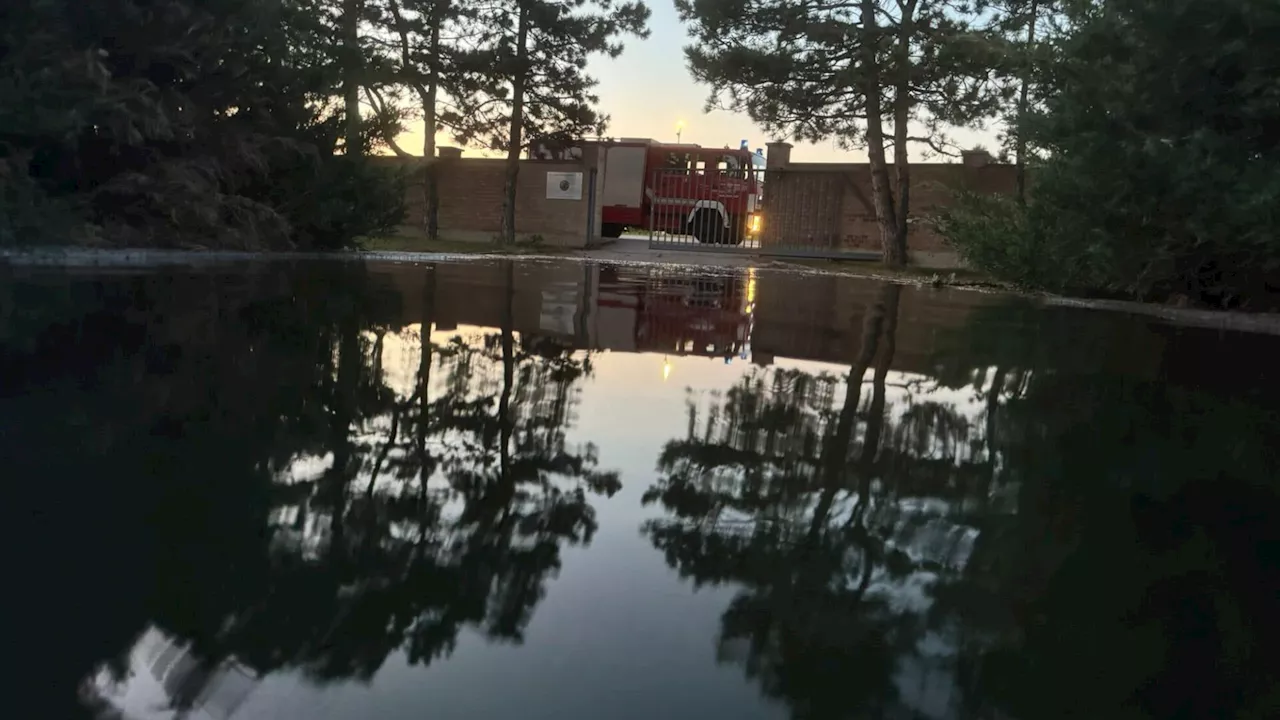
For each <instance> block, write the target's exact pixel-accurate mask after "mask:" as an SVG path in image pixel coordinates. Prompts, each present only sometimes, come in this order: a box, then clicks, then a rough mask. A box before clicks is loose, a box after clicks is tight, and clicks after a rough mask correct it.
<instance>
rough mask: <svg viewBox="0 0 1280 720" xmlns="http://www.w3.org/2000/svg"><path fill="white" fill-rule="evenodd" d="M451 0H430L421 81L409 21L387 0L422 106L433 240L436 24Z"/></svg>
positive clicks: (426, 200) (427, 222)
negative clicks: (425, 65) (424, 72)
mask: <svg viewBox="0 0 1280 720" xmlns="http://www.w3.org/2000/svg"><path fill="white" fill-rule="evenodd" d="M450 2H452V0H434V2H433V5H432V9H431V14H430V15H429V16H427V18H426V22H427V24H428V27H429V30H428V31H427V56H428V57H429V58H431V59H430V60H429V61H428V62H429V63H430V65H429V66H428V68H427V80H426V83H425V84H424V83H423V82H422V81H421V71H420V70H419V69H418V63H417V61H415V60H414V58H413V53H412V50H411V48H410V44H409V23H408V22H406V21H405V19H404V13H402V12H401V11H400V3H399V2H397V1H396V0H391V1H390V3H389V4H388V7H389V8H390V10H391V16H392V19H393V20H395V24H396V34H398V35H399V36H400V66H401V68H402V70H403V72H404V73H405V76H406V82H408V83H409V85H410V86H411V87H412V88H413V89H414V91H415V92H417V93H418V102H419V104H420V105H421V106H422V208H423V217H422V223H423V227H424V228H425V229H426V232H427V238H428V239H431V240H436V239H438V238H439V235H440V193H439V189H438V187H439V186H438V185H437V168H438V166H437V164H436V161H437V158H436V118H437V112H436V103H437V99H438V98H439V94H440V25H441V23H443V22H444V18H445V15H446V14H447V12H448V10H449V3H450Z"/></svg>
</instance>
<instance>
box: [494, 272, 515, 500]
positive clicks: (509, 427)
mask: <svg viewBox="0 0 1280 720" xmlns="http://www.w3.org/2000/svg"><path fill="white" fill-rule="evenodd" d="M505 265H506V291H505V293H504V295H503V304H502V395H501V397H500V398H499V399H498V428H499V429H498V434H499V436H500V442H501V447H500V448H499V453H498V468H499V472H500V473H501V474H502V485H503V487H504V493H503V497H504V500H507V501H509V500H510V496H509V494H508V493H507V492H506V491H505V488H506V487H507V486H508V484H509V483H510V482H511V435H512V433H513V431H514V427H513V426H514V423H513V422H512V420H511V393H512V391H513V389H514V386H515V371H516V363H515V340H514V338H513V334H514V330H513V326H514V325H515V308H514V304H515V264H514V263H512V262H511V261H510V260H508V261H506V262H505ZM506 504H507V503H506V502H504V507H505V506H506Z"/></svg>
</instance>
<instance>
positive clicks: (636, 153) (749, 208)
mask: <svg viewBox="0 0 1280 720" xmlns="http://www.w3.org/2000/svg"><path fill="white" fill-rule="evenodd" d="M583 145H594V146H596V147H598V148H599V155H598V157H599V168H600V173H601V174H602V175H603V176H604V184H603V188H602V190H601V194H600V200H599V202H600V206H601V228H600V230H601V235H603V236H605V237H615V238H616V237H618V236H620V235H622V233H623V231H624V230H625V229H626V228H628V227H630V228H637V229H641V230H649V231H661V232H666V233H671V234H676V235H692V236H693V237H695V238H696V239H697V240H698V242H702V243H732V244H734V245H737V244H740V243H741V242H742V241H743V239H744V238H745V237H747V236H748V235H749V234H752V233H755V232H757V231H758V230H759V228H760V223H761V218H760V216H759V214H758V209H759V206H760V202H761V185H762V183H761V181H762V179H763V178H762V171H763V169H764V156H763V155H762V154H761V153H760V152H758V151H757V152H755V153H753V152H751V151H750V150H749V149H747V148H746V147H745V144H744V146H742V147H739V148H738V149H736V150H734V149H731V148H727V147H726V148H724V149H719V150H717V149H714V148H704V147H702V146H700V145H693V144H688V143H686V144H678V143H660V142H658V141H656V140H650V139H647V138H622V139H619V140H597V141H591V142H587V143H583ZM561 151H562V152H563V149H562V150H561Z"/></svg>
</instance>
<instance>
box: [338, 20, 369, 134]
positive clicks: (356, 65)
mask: <svg viewBox="0 0 1280 720" xmlns="http://www.w3.org/2000/svg"><path fill="white" fill-rule="evenodd" d="M362 3H363V0H342V26H341V28H342V56H343V60H344V62H343V66H344V67H343V68H342V96H343V98H344V101H345V108H344V110H345V113H346V120H347V132H346V138H345V139H346V146H347V148H346V153H347V154H348V155H363V154H364V143H363V142H362V141H361V139H360V79H361V75H362V74H363V73H362V68H363V67H364V57H363V56H362V55H361V54H360V7H361V5H362Z"/></svg>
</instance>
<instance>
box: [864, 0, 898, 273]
mask: <svg viewBox="0 0 1280 720" xmlns="http://www.w3.org/2000/svg"><path fill="white" fill-rule="evenodd" d="M861 7H862V13H861V14H862V27H863V32H864V33H866V37H864V38H863V39H862V43H861V53H862V63H863V67H864V68H865V75H866V82H865V87H864V88H863V92H864V93H865V94H866V102H867V157H868V159H869V160H870V161H871V196H872V200H873V201H874V204H875V208H876V222H877V223H878V224H879V226H880V248H881V253H882V256H883V258H884V262H885V264H886V265H890V266H899V265H902V264H903V262H904V260H905V258H903V257H902V256H901V255H900V254H899V253H898V244H897V237H898V219H897V216H896V215H895V214H894V208H893V187H892V186H891V184H890V181H889V165H888V162H887V161H886V160H885V154H884V122H883V120H884V117H883V115H882V111H883V107H884V103H883V100H882V97H881V89H880V81H881V73H880V58H879V57H878V56H877V55H876V49H877V47H878V46H879V42H878V38H879V35H880V25H879V20H878V18H876V0H862V5H861Z"/></svg>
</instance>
